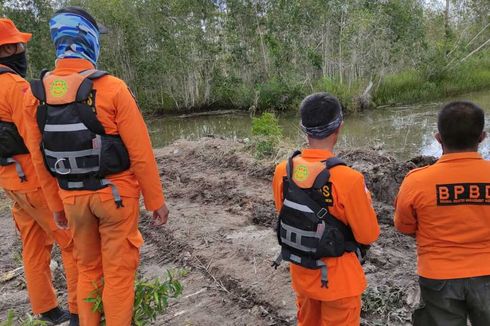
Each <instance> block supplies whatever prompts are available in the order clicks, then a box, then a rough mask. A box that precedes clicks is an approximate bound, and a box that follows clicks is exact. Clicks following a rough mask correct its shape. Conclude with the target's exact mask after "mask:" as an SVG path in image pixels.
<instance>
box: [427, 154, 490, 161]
mask: <svg viewBox="0 0 490 326" xmlns="http://www.w3.org/2000/svg"><path fill="white" fill-rule="evenodd" d="M467 159H470V160H481V159H482V157H481V154H480V153H478V152H461V153H451V154H444V155H442V156H441V158H440V159H439V160H438V161H437V163H445V162H450V161H456V160H467Z"/></svg>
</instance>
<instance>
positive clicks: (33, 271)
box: [5, 189, 78, 314]
mask: <svg viewBox="0 0 490 326" xmlns="http://www.w3.org/2000/svg"><path fill="white" fill-rule="evenodd" d="M5 193H6V194H7V196H9V197H10V198H11V199H12V200H13V202H14V205H13V207H12V215H13V217H14V221H15V224H16V226H17V230H18V231H19V233H20V237H21V239H22V259H23V262H24V275H25V278H26V283H27V291H28V293H29V299H30V302H31V306H32V311H33V312H34V313H35V314H40V313H43V312H46V311H49V310H51V309H53V308H55V307H57V306H58V300H57V298H56V292H55V290H54V288H53V283H52V276H51V270H50V268H49V264H50V261H51V249H52V248H53V242H56V243H57V244H58V245H59V247H60V249H61V258H62V260H63V267H64V270H65V274H66V283H67V289H68V307H69V310H70V312H72V313H77V298H76V289H77V288H76V287H77V276H78V272H77V267H76V263H75V261H74V258H73V245H72V241H71V233H70V232H69V231H66V230H60V229H58V228H57V226H56V224H55V223H54V220H53V214H51V211H50V210H49V209H48V206H47V204H46V201H45V199H44V196H43V194H42V191H41V189H38V190H36V191H33V192H20V191H11V190H5Z"/></svg>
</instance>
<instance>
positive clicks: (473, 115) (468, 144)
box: [437, 101, 485, 150]
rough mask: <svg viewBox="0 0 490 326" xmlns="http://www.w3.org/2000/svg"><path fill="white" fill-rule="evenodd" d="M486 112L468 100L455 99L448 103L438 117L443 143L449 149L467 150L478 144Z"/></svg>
mask: <svg viewBox="0 0 490 326" xmlns="http://www.w3.org/2000/svg"><path fill="white" fill-rule="evenodd" d="M484 126H485V114H484V112H483V110H482V109H481V108H480V107H479V106H478V105H476V104H474V103H471V102H468V101H455V102H451V103H448V104H446V105H445V106H444V107H443V108H442V109H441V110H440V111H439V115H438V119H437V128H438V129H439V134H440V135H441V139H442V143H443V145H444V146H446V147H447V148H448V149H452V150H467V149H472V148H475V147H477V146H478V144H479V141H480V136H481V133H482V132H483V127H484Z"/></svg>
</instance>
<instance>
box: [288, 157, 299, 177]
mask: <svg viewBox="0 0 490 326" xmlns="http://www.w3.org/2000/svg"><path fill="white" fill-rule="evenodd" d="M300 154H301V151H295V152H294V153H293V155H291V156H290V157H289V159H288V164H287V165H286V172H287V176H288V179H289V180H292V179H293V159H294V158H295V157H296V156H298V155H300Z"/></svg>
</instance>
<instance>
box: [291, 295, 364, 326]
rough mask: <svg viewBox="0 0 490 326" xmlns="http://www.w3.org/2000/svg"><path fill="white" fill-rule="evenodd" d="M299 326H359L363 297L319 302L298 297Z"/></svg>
mask: <svg viewBox="0 0 490 326" xmlns="http://www.w3.org/2000/svg"><path fill="white" fill-rule="evenodd" d="M296 305H297V307H298V315H297V318H298V326H359V325H360V323H361V296H356V297H349V298H342V299H339V300H334V301H318V300H313V299H309V298H307V297H303V296H300V295H298V296H297V297H296Z"/></svg>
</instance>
